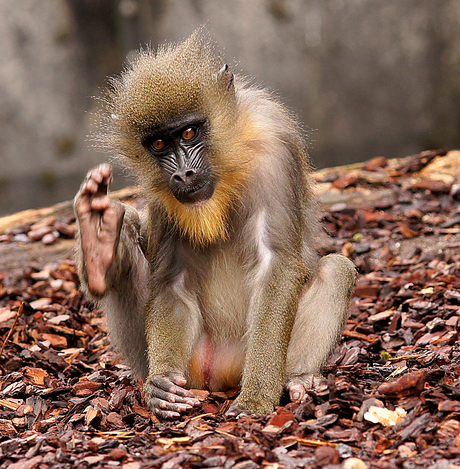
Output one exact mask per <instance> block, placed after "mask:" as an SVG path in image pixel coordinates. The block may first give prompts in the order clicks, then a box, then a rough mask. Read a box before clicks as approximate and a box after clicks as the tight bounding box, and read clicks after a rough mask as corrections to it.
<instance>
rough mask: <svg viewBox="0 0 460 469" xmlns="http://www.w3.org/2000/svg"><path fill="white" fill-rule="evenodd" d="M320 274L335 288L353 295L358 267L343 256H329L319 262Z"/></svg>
mask: <svg viewBox="0 0 460 469" xmlns="http://www.w3.org/2000/svg"><path fill="white" fill-rule="evenodd" d="M318 274H319V275H320V276H321V277H322V279H323V280H324V281H325V282H326V283H328V284H332V285H333V286H334V287H335V288H337V289H339V290H341V291H343V292H344V293H345V292H348V293H349V294H350V295H351V291H352V290H353V287H354V285H355V281H356V267H355V265H354V264H353V262H352V261H351V260H350V259H348V258H347V257H345V256H342V255H341V254H328V255H327V256H324V257H322V258H321V259H320V261H319V267H318Z"/></svg>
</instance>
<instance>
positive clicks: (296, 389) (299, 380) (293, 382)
mask: <svg viewBox="0 0 460 469" xmlns="http://www.w3.org/2000/svg"><path fill="white" fill-rule="evenodd" d="M322 379H323V378H322V377H321V376H317V375H302V376H296V377H295V378H292V379H290V380H288V382H287V384H286V389H287V390H288V391H289V398H290V399H291V401H292V402H301V401H303V400H304V399H305V396H306V394H307V390H308V389H312V388H316V387H317V386H319V385H320V383H321V380H322Z"/></svg>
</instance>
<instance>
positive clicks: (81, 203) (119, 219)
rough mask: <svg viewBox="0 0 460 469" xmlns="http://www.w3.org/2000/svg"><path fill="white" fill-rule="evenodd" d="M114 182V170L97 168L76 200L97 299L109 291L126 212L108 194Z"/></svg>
mask: <svg viewBox="0 0 460 469" xmlns="http://www.w3.org/2000/svg"><path fill="white" fill-rule="evenodd" d="M111 180H112V169H111V167H110V166H109V165H108V164H101V165H100V166H97V167H96V168H94V169H92V170H91V171H90V172H89V173H88V174H87V176H86V179H85V181H84V182H83V184H82V185H81V187H80V190H79V192H78V194H77V196H76V197H75V201H74V206H75V213H76V215H77V219H78V224H79V228H80V231H79V233H80V243H81V251H82V253H83V258H84V263H85V268H86V275H87V281H88V287H89V289H90V291H91V293H92V294H93V295H94V296H102V295H104V293H105V291H106V288H107V284H106V283H107V282H106V274H107V272H108V270H109V269H110V267H111V265H112V263H113V259H114V257H115V250H116V248H117V245H118V240H119V237H120V230H121V226H122V223H123V216H124V212H125V210H124V208H123V206H122V204H121V203H120V202H117V201H113V200H112V201H111V200H110V199H109V196H108V195H107V191H108V187H109V185H110V182H111Z"/></svg>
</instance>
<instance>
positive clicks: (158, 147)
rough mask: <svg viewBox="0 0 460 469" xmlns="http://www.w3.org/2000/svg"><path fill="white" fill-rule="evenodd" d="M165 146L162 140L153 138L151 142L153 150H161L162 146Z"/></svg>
mask: <svg viewBox="0 0 460 469" xmlns="http://www.w3.org/2000/svg"><path fill="white" fill-rule="evenodd" d="M165 146H166V144H165V142H164V140H160V139H158V140H154V141H153V143H152V148H153V149H154V150H157V151H160V150H163V148H164V147H165Z"/></svg>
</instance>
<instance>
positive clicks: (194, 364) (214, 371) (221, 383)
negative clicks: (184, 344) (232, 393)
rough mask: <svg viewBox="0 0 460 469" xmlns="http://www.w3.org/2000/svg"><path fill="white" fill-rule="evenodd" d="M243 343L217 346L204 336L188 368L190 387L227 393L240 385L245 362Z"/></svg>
mask: <svg viewBox="0 0 460 469" xmlns="http://www.w3.org/2000/svg"><path fill="white" fill-rule="evenodd" d="M243 351H244V346H243V344H242V343H230V344H225V345H216V344H215V343H214V342H213V341H212V339H211V338H210V337H209V336H208V335H206V334H204V335H203V337H202V338H201V339H200V341H199V342H198V344H197V346H196V347H195V349H194V351H193V354H192V358H191V359H190V363H189V366H188V383H187V385H188V387H190V388H196V389H209V390H210V391H225V390H228V389H232V388H235V387H237V386H238V385H239V384H240V380H241V373H242V370H243V361H244V353H243Z"/></svg>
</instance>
